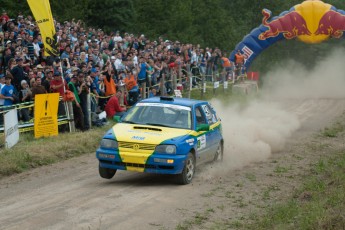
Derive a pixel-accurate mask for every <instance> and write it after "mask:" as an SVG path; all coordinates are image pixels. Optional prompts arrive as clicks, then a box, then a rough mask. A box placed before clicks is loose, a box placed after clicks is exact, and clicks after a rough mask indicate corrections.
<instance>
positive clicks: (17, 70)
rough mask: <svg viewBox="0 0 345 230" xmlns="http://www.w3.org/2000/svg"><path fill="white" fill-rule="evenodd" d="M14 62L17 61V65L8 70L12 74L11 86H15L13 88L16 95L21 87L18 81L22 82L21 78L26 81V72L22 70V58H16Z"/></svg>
mask: <svg viewBox="0 0 345 230" xmlns="http://www.w3.org/2000/svg"><path fill="white" fill-rule="evenodd" d="M16 62H17V65H16V66H14V67H13V68H12V69H11V70H10V71H11V74H12V76H13V86H14V87H15V90H16V92H15V94H16V96H18V93H19V91H20V89H21V85H20V83H21V82H22V80H26V81H28V77H27V75H26V73H25V72H24V68H23V58H21V57H19V58H16Z"/></svg>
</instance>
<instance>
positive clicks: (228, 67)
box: [221, 54, 232, 80]
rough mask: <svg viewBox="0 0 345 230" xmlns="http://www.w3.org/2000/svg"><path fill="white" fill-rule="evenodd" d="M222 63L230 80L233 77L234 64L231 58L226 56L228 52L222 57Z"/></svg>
mask: <svg viewBox="0 0 345 230" xmlns="http://www.w3.org/2000/svg"><path fill="white" fill-rule="evenodd" d="M221 63H222V66H223V70H224V71H225V73H226V75H225V76H226V79H227V80H230V79H231V78H232V65H231V62H230V60H229V58H227V57H226V54H224V55H223V57H222V58H221Z"/></svg>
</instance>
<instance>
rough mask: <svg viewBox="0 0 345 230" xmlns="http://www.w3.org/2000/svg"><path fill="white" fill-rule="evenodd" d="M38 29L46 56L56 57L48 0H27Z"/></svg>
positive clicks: (54, 33)
mask: <svg viewBox="0 0 345 230" xmlns="http://www.w3.org/2000/svg"><path fill="white" fill-rule="evenodd" d="M27 1H28V4H29V6H30V9H31V12H32V14H33V15H34V17H35V20H36V22H37V24H38V27H39V28H40V32H41V36H42V39H43V44H44V51H45V55H46V56H58V55H59V52H58V47H57V37H56V31H55V27H54V20H53V15H52V12H51V9H50V3H49V0H27Z"/></svg>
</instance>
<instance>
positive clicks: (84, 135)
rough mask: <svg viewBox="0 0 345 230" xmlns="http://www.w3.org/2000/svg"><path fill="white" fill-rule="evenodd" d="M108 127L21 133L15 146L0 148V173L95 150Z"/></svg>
mask: <svg viewBox="0 0 345 230" xmlns="http://www.w3.org/2000/svg"><path fill="white" fill-rule="evenodd" d="M110 127H111V124H109V125H107V126H103V127H100V128H93V129H91V130H89V131H87V132H76V133H60V134H59V135H58V136H55V137H46V138H39V139H36V138H34V135H33V133H21V134H20V140H19V142H18V143H17V144H16V145H15V146H13V147H12V148H11V149H5V148H2V149H1V150H0V177H3V176H10V175H12V174H15V173H21V172H24V171H27V170H29V169H33V168H37V167H40V166H43V165H50V164H53V163H56V162H59V161H62V160H66V159H69V158H72V157H76V156H80V155H82V154H88V153H94V152H95V151H96V148H97V146H98V144H99V142H100V140H101V138H102V136H103V134H104V133H105V132H106V131H107V130H108V129H109V128H110Z"/></svg>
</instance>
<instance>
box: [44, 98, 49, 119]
mask: <svg viewBox="0 0 345 230" xmlns="http://www.w3.org/2000/svg"><path fill="white" fill-rule="evenodd" d="M47 110H48V100H46V104H45V113H44V114H45V116H47V114H48V113H47Z"/></svg>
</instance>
